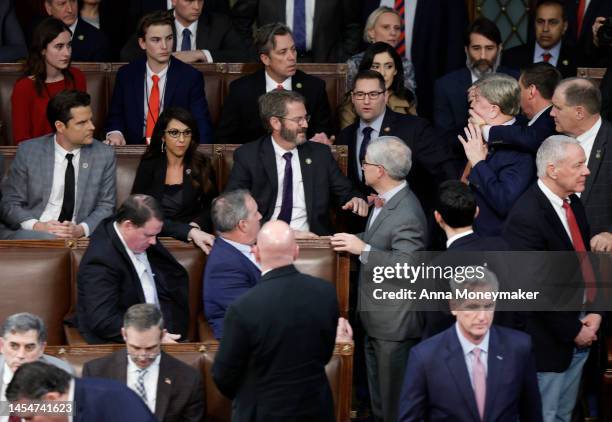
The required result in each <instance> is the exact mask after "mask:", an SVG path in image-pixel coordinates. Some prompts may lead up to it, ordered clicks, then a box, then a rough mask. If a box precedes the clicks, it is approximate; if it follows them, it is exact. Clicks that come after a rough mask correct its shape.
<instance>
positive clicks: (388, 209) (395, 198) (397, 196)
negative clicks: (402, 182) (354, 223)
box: [363, 187, 408, 242]
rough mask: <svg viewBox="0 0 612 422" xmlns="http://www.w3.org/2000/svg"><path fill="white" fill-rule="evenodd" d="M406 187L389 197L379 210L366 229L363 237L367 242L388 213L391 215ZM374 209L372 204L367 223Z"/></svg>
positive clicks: (402, 196) (404, 193)
mask: <svg viewBox="0 0 612 422" xmlns="http://www.w3.org/2000/svg"><path fill="white" fill-rule="evenodd" d="M407 189H408V187H405V188H403V189H402V190H400V191H399V192H398V193H396V194H395V195H394V196H393V198H391V200H390V201H389V202H387V203H385V205H384V206H383V207H382V209H381V210H380V213H379V214H378V216H377V217H376V220H374V223H372V226H371V227H370V228H368V229H366V232H365V235H364V237H363V238H364V241H366V242H367V241H368V240H370V238H371V237H372V235H373V234H374V233H376V231H377V230H378V227H380V225H381V224H382V223H383V221H385V219H386V218H387V217H388V216H389V215H391V213H392V212H393V210H394V209H395V208H396V207H397V206H398V204H399V203H400V201H401V200H402V199H403V198H404V197H405V196H406V195H407V193H408V190H407ZM374 209H375V208H374V207H373V206H372V209H371V212H370V217H369V218H368V225H369V224H370V220H371V219H372V214H373V213H374ZM366 227H367V226H366Z"/></svg>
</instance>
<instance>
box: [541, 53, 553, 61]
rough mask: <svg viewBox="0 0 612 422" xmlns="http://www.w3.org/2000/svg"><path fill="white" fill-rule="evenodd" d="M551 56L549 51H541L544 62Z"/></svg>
mask: <svg viewBox="0 0 612 422" xmlns="http://www.w3.org/2000/svg"><path fill="white" fill-rule="evenodd" d="M551 57H552V54H550V53H542V58H543V59H544V63H548V62H549V61H550V59H551Z"/></svg>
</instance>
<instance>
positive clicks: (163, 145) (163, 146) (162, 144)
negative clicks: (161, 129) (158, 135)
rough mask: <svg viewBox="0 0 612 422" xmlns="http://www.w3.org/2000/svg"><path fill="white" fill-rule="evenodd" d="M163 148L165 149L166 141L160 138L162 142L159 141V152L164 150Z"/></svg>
mask: <svg viewBox="0 0 612 422" xmlns="http://www.w3.org/2000/svg"><path fill="white" fill-rule="evenodd" d="M165 150H166V141H163V140H162V143H161V152H164V151H165Z"/></svg>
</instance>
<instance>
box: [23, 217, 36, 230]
mask: <svg viewBox="0 0 612 422" xmlns="http://www.w3.org/2000/svg"><path fill="white" fill-rule="evenodd" d="M36 223H38V220H37V219H35V218H31V219H29V220H26V221H22V222H21V228H22V229H24V230H34V224H36Z"/></svg>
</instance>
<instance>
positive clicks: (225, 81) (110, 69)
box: [0, 63, 346, 145]
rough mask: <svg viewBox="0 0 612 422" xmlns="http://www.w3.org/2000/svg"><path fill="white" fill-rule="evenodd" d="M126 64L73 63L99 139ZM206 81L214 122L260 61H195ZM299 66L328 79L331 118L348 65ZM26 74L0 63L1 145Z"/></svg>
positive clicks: (7, 141)
mask: <svg viewBox="0 0 612 422" xmlns="http://www.w3.org/2000/svg"><path fill="white" fill-rule="evenodd" d="M124 64H125V63H73V65H74V66H75V67H78V68H79V69H81V70H82V71H83V73H84V74H85V78H86V79H87V92H88V93H89V94H90V95H91V102H92V103H91V108H92V111H93V122H94V124H95V126H96V136H97V137H98V139H100V137H102V136H103V135H104V125H105V123H106V121H105V120H106V115H107V112H108V109H109V105H110V102H111V98H112V94H113V87H114V85H115V77H116V75H117V70H118V69H119V68H120V67H121V66H123V65H124ZM194 67H195V68H196V69H197V70H199V71H200V72H202V74H203V75H204V80H205V91H206V99H207V100H208V108H209V110H210V116H211V119H212V123H213V125H215V126H216V124H217V123H218V122H219V119H220V118H221V109H222V107H223V100H224V98H225V97H226V95H227V93H228V92H229V84H230V82H232V81H233V80H234V79H237V78H239V77H241V76H244V75H246V74H250V73H253V72H255V71H256V70H257V69H259V68H261V67H262V66H261V65H259V64H257V63H210V64H195V65H194ZM298 69H300V70H302V71H304V72H306V73H308V74H311V75H313V76H317V77H319V78H321V79H323V80H324V81H325V86H326V90H327V97H328V98H329V102H330V106H331V109H332V114H333V115H332V118H334V117H335V111H336V109H337V107H338V106H339V105H340V104H341V102H342V98H343V96H344V94H345V93H346V64H319V63H316V64H315V63H304V64H302V63H300V64H298ZM20 77H23V67H22V65H21V64H18V63H2V64H0V145H11V144H12V142H13V130H12V119H11V109H12V107H11V94H12V92H13V87H14V85H15V82H16V81H17V79H19V78H20Z"/></svg>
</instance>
